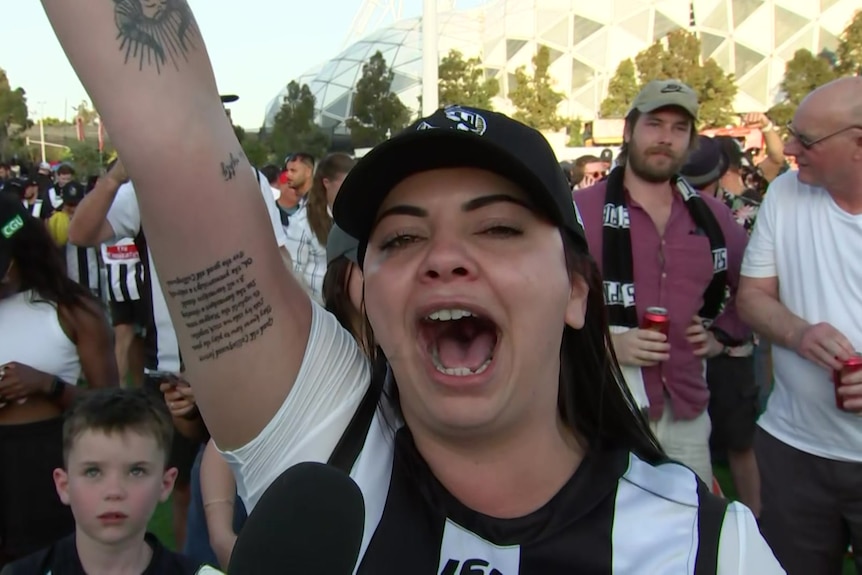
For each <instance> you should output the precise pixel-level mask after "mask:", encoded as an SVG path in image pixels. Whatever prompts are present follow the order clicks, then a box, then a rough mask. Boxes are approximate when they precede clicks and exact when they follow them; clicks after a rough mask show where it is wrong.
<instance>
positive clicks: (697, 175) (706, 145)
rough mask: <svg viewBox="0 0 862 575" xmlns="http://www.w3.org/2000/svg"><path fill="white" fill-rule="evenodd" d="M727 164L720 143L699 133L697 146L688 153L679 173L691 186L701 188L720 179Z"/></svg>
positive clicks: (728, 162) (727, 161) (725, 170)
mask: <svg viewBox="0 0 862 575" xmlns="http://www.w3.org/2000/svg"><path fill="white" fill-rule="evenodd" d="M729 165H730V161H729V160H728V158H727V155H726V154H725V153H724V150H723V149H722V146H721V144H720V143H718V142H717V141H715V140H714V139H713V138H710V137H709V136H704V135H700V136H698V138H697V147H696V148H695V149H694V151H692V152H691V154H689V156H688V161H687V162H686V163H685V165H684V166H683V167H682V169H680V171H679V173H680V175H681V176H682V177H683V178H685V179H686V180H687V181H688V183H689V184H691V185H692V186H693V187H695V188H697V189H702V188H705V187H706V186H708V185H709V184H712V183H713V182H717V181H718V180H719V179H721V177H722V176H723V175H724V174H725V173H727V168H728V167H729Z"/></svg>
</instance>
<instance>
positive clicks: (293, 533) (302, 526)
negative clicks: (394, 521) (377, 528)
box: [228, 462, 365, 575]
mask: <svg viewBox="0 0 862 575" xmlns="http://www.w3.org/2000/svg"><path fill="white" fill-rule="evenodd" d="M364 527H365V501H364V500H363V498H362V492H361V491H360V490H359V486H357V485H356V483H354V482H353V480H352V479H350V477H348V476H347V475H346V474H345V473H343V472H342V471H340V470H339V469H337V468H335V467H332V466H329V465H324V464H322V463H311V462H306V463H300V464H298V465H295V466H293V467H291V468H289V469H288V470H287V471H285V472H284V473H282V474H281V475H280V476H278V478H277V479H276V480H275V481H273V482H272V485H270V486H269V487H268V488H267V490H266V491H265V492H264V494H263V496H262V497H261V498H260V501H259V502H258V503H257V505H256V506H255V508H254V510H253V511H252V512H251V514H250V515H249V517H248V519H247V520H246V522H245V525H243V528H242V530H241V531H240V533H239V537H237V540H236V544H235V546H234V548H233V553H232V554H231V559H230V565H229V567H228V573H229V574H230V575H275V574H279V575H281V574H294V573H295V574H302V575H350V574H351V573H353V569H354V568H355V567H356V563H357V560H358V559H359V548H360V546H361V544H362V534H363V531H364Z"/></svg>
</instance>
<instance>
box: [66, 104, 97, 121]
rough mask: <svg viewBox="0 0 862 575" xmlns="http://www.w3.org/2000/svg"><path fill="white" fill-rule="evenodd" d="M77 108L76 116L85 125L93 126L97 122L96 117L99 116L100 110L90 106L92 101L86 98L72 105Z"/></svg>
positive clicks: (74, 108)
mask: <svg viewBox="0 0 862 575" xmlns="http://www.w3.org/2000/svg"><path fill="white" fill-rule="evenodd" d="M72 109H73V110H75V118H80V119H81V121H82V122H83V124H84V125H85V126H92V125H93V124H95V123H96V118H98V117H99V114H98V112H96V110H94V109H93V108H91V107H90V103H89V102H88V101H86V100H81V103H80V104H78V105H77V106H73V107H72Z"/></svg>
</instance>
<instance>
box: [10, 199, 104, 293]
mask: <svg viewBox="0 0 862 575" xmlns="http://www.w3.org/2000/svg"><path fill="white" fill-rule="evenodd" d="M8 201H14V200H11V198H7V197H3V196H2V194H0V202H8ZM16 204H19V203H18V202H16ZM19 205H20V204H19ZM3 209H4V211H5V210H6V208H5V206H4V208H3ZM21 216H22V218H23V219H24V225H23V226H22V227H21V229H20V230H19V231H18V232H17V233H16V234H15V235H14V236H12V237H11V238H10V240H9V253H10V255H11V256H12V261H13V262H14V265H15V268H16V270H17V272H18V278H19V280H20V286H19V288H20V290H21V291H25V290H33V291H34V292H35V293H36V295H37V296H38V297H39V298H40V299H43V300H45V301H49V302H52V303H55V304H57V305H62V306H67V307H70V308H82V309H86V310H90V309H93V306H92V304H93V303H95V304H96V305H97V306H99V305H100V303H99V301H98V300H97V299H96V298H95V297H94V296H93V295H92V294H91V293H90V291H89V290H88V289H86V288H85V287H83V286H82V285H81V284H79V283H77V282H75V281H73V280H71V279H69V275H68V273H67V272H66V262H65V261H64V260H63V257H62V255H61V252H60V250H59V249H57V245H56V244H55V243H54V240H53V239H51V236H50V234H49V233H48V230H47V229H46V228H45V226H44V224H43V223H42V222H41V221H40V220H38V219H36V218H34V217H32V216H30V215H29V214H21ZM3 271H4V272H5V270H3ZM87 304H90V305H87Z"/></svg>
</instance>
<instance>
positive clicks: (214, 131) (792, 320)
mask: <svg viewBox="0 0 862 575" xmlns="http://www.w3.org/2000/svg"><path fill="white" fill-rule="evenodd" d="M45 6H46V11H47V14H48V17H49V19H50V20H51V21H52V23H53V24H54V25H55V29H56V31H57V34H58V37H59V39H60V42H61V44H62V45H63V47H64V49H65V50H66V52H67V54H68V56H69V59H70V61H71V62H72V64H73V65H74V66H75V67H76V69H77V71H78V73H79V75H80V77H81V79H82V81H83V82H84V84H85V86H86V87H87V89H88V90H89V91H90V92H91V94H92V96H93V99H94V101H95V103H96V104H97V106H99V108H100V109H101V110H103V113H104V114H105V117H106V121H107V124H108V125H110V126H115V129H113V130H112V134H111V136H112V140H113V141H114V142H115V143H116V146H117V149H118V151H119V159H118V160H116V161H114V162H113V163H112V164H111V165H110V166H108V167H107V169H106V170H105V173H104V174H102V175H101V176H100V177H98V178H92V179H91V180H90V181H88V182H86V183H84V182H79V181H78V180H77V178H76V175H75V172H74V169H73V167H72V166H68V165H61V166H59V167H52V166H49V165H47V164H42V165H38V166H32V167H28V166H24V167H23V169H16V172H17V173H12V171H11V169H10V166H8V165H0V272H2V273H3V276H2V280H0V457H2V458H3V461H5V462H7V465H4V466H3V467H2V468H0V568H2V571H0V572H2V574H3V575H30V574H46V573H54V574H64V573H75V574H78V573H88V574H90V575H97V574H98V575H101V574H102V573H105V574H108V573H110V574H115V573H123V574H126V573H136V574H137V573H167V574H170V573H184V574H185V573H204V572H207V570H210V571H215V570H216V569H220V570H222V571H224V572H228V568H229V565H230V563H231V555H232V553H233V550H234V548H235V545H236V541H237V539H238V537H242V533H243V526H244V524H245V522H246V521H247V520H248V516H249V514H254V512H255V509H256V506H257V505H258V502H259V501H260V500H261V498H262V496H263V495H264V493H265V492H266V491H267V489H268V488H269V486H270V485H272V484H273V482H275V481H276V479H277V478H278V477H279V476H280V475H281V474H282V473H283V472H285V471H286V470H288V469H290V468H292V467H293V466H295V465H297V464H300V463H302V462H308V461H316V462H323V463H329V464H330V465H331V466H333V467H335V468H338V469H340V470H341V471H343V472H344V473H345V474H347V475H349V476H350V478H351V479H352V481H354V482H355V484H356V485H358V487H359V489H360V490H361V492H362V496H363V498H364V502H365V516H364V518H363V525H364V529H363V534H362V540H361V544H358V548H359V557H358V559H357V561H356V569H355V572H356V573H374V574H382V573H395V572H399V573H400V572H402V571H403V570H404V566H405V565H411V566H412V567H410V568H409V570H410V571H411V572H416V573H446V574H456V573H478V572H483V573H506V574H509V573H524V574H532V573H536V574H538V573H542V574H549V575H552V574H554V573H570V572H578V573H607V572H611V571H613V572H619V573H649V574H659V573H662V574H663V573H694V574H697V575H702V574H705V573H720V574H727V575H730V574H734V575H735V574H740V573H756V574H758V575H760V574H765V575H768V574H771V573H784V572H787V573H791V574H796V573H799V574H805V575H808V574H818V575H819V574H824V575H829V574H833V573H836V574H837V573H840V572H841V569H842V565H843V562H844V560H845V557H846V555H847V551H848V546H849V545H851V544H852V545H854V546H855V547H857V548H862V539H860V537H862V513H860V510H859V500H858V495H857V493H858V489H857V488H858V486H859V485H860V482H859V481H857V479H862V477H860V475H862V455H860V453H862V449H860V448H862V428H860V423H859V422H860V420H859V415H860V414H862V370H854V369H853V366H854V365H856V364H854V363H853V362H854V359H855V358H858V357H859V356H858V355H857V350H860V349H862V327H860V325H862V322H860V321H858V320H859V319H860V315H862V292H860V288H859V286H860V285H862V265H860V263H859V259H858V258H857V257H855V251H854V246H855V245H859V244H856V242H858V241H860V240H862V107H860V105H859V104H858V103H857V102H858V94H860V93H862V79H860V78H846V79H842V80H837V81H834V82H832V83H830V84H827V85H826V86H824V87H822V88H819V89H817V90H815V91H814V92H812V93H811V94H810V95H809V96H808V97H807V98H806V99H805V100H804V101H803V103H802V104H801V105H800V107H799V109H798V111H797V113H796V116H795V117H794V119H793V122H792V123H791V124H790V125H789V126H788V127H787V131H788V138H787V140H786V141H782V139H781V137H780V135H779V132H778V130H777V128H776V127H775V126H773V125H772V124H771V122H770V121H769V119H768V118H767V117H766V116H764V115H763V114H752V115H749V116H748V117H747V118H746V119H745V121H746V123H747V124H748V125H755V126H758V127H759V129H760V130H761V131H762V132H763V135H764V138H763V140H764V142H765V143H766V146H765V149H764V150H763V151H762V152H760V151H758V152H757V153H756V154H747V153H746V151H744V150H743V149H742V148H741V147H740V146H739V143H738V142H737V141H736V140H734V139H732V138H723V137H715V138H711V137H708V136H705V135H699V134H698V132H697V130H696V127H697V123H698V111H699V106H700V103H699V101H698V97H697V94H696V93H695V92H694V91H693V90H692V89H691V88H690V87H688V86H687V85H685V84H684V83H682V82H680V81H678V80H655V81H652V82H650V83H648V84H647V85H646V86H645V87H644V89H643V90H642V91H641V92H640V93H639V94H638V96H637V97H636V99H635V100H634V102H633V104H632V107H631V110H630V112H629V114H628V115H627V117H626V123H625V139H624V144H623V146H622V149H621V150H620V151H619V153H618V154H616V156H612V155H611V156H608V154H605V153H600V154H599V155H597V156H594V157H587V158H586V159H584V160H583V161H581V160H578V161H576V162H575V163H574V165H561V164H560V163H559V161H558V159H557V158H556V156H555V155H554V153H553V151H552V149H551V147H550V146H549V144H548V142H547V141H546V140H545V138H544V137H543V136H542V135H541V134H540V133H539V132H537V131H535V130H533V129H531V128H529V127H527V126H525V125H523V124H521V123H519V122H517V121H515V120H513V119H510V118H509V117H507V116H505V115H502V114H499V113H495V112H490V111H486V110H478V109H473V108H469V107H463V106H452V107H448V108H445V109H441V110H438V111H437V112H435V113H434V114H432V115H430V116H428V117H425V118H422V119H420V120H418V121H417V122H415V123H414V124H413V125H411V126H409V127H408V128H406V129H405V130H404V131H403V132H402V133H400V134H396V135H394V136H393V137H392V138H391V139H389V140H388V141H386V142H384V143H382V144H380V145H378V146H376V147H375V148H373V149H372V150H371V151H370V152H368V153H367V155H365V156H364V157H362V158H361V159H355V158H353V157H351V156H350V155H348V154H344V153H331V154H328V155H326V156H325V157H323V158H315V157H314V156H312V155H310V154H308V153H305V152H302V151H298V152H297V153H293V154H290V155H289V156H288V157H287V158H285V159H284V162H283V163H280V164H279V165H268V166H260V167H259V169H258V168H256V167H253V166H251V165H249V164H248V162H247V160H246V159H245V157H244V155H243V154H242V152H241V150H240V149H239V148H238V144H237V142H236V139H235V137H234V136H233V131H232V129H231V126H230V120H229V118H228V117H227V116H226V114H225V113H224V110H223V106H222V104H223V100H221V99H220V98H219V96H218V94H217V92H216V90H215V84H214V82H213V81H212V78H211V71H210V70H209V64H208V61H207V59H206V53H205V51H204V50H203V48H202V47H200V46H199V47H197V48H194V47H193V46H194V43H193V42H191V41H190V38H186V44H183V46H185V48H184V49H187V50H189V51H190V52H189V54H187V56H189V57H187V58H186V59H185V61H184V62H183V63H182V64H177V67H176V70H171V71H167V70H165V71H164V72H163V73H159V74H149V75H148V74H147V68H146V66H144V65H142V66H141V67H140V69H139V67H138V66H137V65H135V66H133V67H129V66H127V65H126V64H125V63H124V62H123V59H122V58H118V59H116V61H115V60H114V59H112V58H110V57H108V56H106V55H105V54H106V51H105V46H106V42H107V40H105V39H103V38H100V36H99V35H98V34H94V33H93V32H94V31H96V30H100V29H102V30H109V29H111V28H112V27H113V26H115V19H114V14H113V13H112V12H111V11H107V12H105V11H104V10H103V9H101V8H100V7H99V6H98V5H97V4H96V3H90V4H87V5H86V6H84V5H82V7H81V9H80V10H78V9H73V8H72V7H69V6H68V5H66V4H65V3H60V2H48V1H46V2H45ZM174 9H176V7H175V6H174V5H165V6H164V7H163V10H164V11H167V12H170V11H171V10H174ZM182 16H183V18H190V17H191V16H190V13H188V14H186V13H185V12H183V15H182ZM140 17H141V18H152V19H154V21H156V20H157V21H159V22H162V18H164V17H166V16H165V15H164V13H162V12H159V13H153V14H149V13H147V12H146V11H144V12H143V13H142V14H141V15H140ZM177 18H180V16H179V15H178V16H177ZM84 19H86V21H87V23H88V28H87V30H84V29H82V28H81V27H80V26H78V25H77V24H76V23H80V22H82V21H84ZM178 21H179V20H178ZM171 30H173V29H171ZM169 31H170V30H169ZM171 33H179V31H178V30H173V31H172V32H171ZM194 33H195V32H194V29H193V27H191V28H189V27H186V28H185V29H183V34H194ZM109 36H110V35H109ZM111 38H112V37H111ZM178 45H179V44H178ZM191 54H194V57H191ZM157 97H158V98H159V99H160V100H162V101H163V102H164V103H163V104H161V105H160V106H158V107H157V109H156V108H152V107H151V106H146V105H142V104H143V103H145V102H147V101H149V100H150V99H154V98H157ZM121 118H122V119H123V121H118V120H120V119H121ZM142 126H147V127H148V129H146V130H141V129H139V128H140V127H142ZM189 126H194V128H195V129H194V130H189V129H188V127H189ZM175 130H179V131H181V132H182V133H183V134H184V136H183V138H184V140H183V141H184V142H186V143H185V144H184V146H183V149H184V150H186V151H187V155H186V156H185V157H183V156H182V155H180V154H177V153H176V152H175V151H172V150H170V149H169V148H168V147H165V146H160V145H158V144H159V143H160V142H165V141H179V140H176V139H175V136H176V134H177V133H178V132H175ZM190 134H191V135H190ZM190 139H191V141H189V140H190ZM189 156H190V157H189ZM791 160H792V164H793V166H795V167H791ZM153 165H158V166H160V169H159V170H158V171H154V170H152V169H151V167H152V166H153ZM188 165H195V166H197V168H196V170H195V172H194V173H190V172H189V171H188V169H187V166H188ZM207 166H209V167H210V168H211V170H209V171H207V168H206V167H207ZM201 170H203V172H202V171H201ZM157 172H158V173H171V174H174V177H172V178H171V179H170V180H168V181H166V180H165V179H164V178H162V177H160V176H159V175H158V173H157ZM267 223H268V224H269V225H267ZM647 320H649V321H647ZM854 320H855V321H854ZM860 365H862V362H860ZM716 460H722V461H724V460H726V461H727V463H728V464H729V467H730V470H731V474H732V478H733V483H734V487H735V490H736V492H737V495H738V499H739V501H737V502H730V501H728V500H727V499H725V498H724V497H723V495H722V494H721V492H720V489H719V488H718V487H717V483H716V481H715V479H714V474H713V464H714V462H715V461H716ZM320 497H321V498H325V497H327V493H325V492H321V493H320ZM168 500H170V501H171V508H172V511H173V515H172V516H173V531H174V534H175V537H176V543H177V551H176V552H174V551H169V550H168V549H167V548H165V546H164V545H163V543H162V542H160V541H159V540H158V539H157V538H156V537H155V536H154V535H152V534H150V533H148V532H147V524H148V522H149V520H150V518H151V517H152V515H153V513H154V510H155V508H156V506H157V505H158V504H159V503H160V502H166V501H168ZM337 528H338V527H337V525H333V529H337ZM297 529H298V530H301V529H302V526H297ZM277 536H283V537H290V533H284V534H274V538H273V541H277V540H278V539H277ZM855 560H856V565H857V569H859V570H860V572H862V557H857V558H856V559H855ZM261 561H262V564H264V563H265V561H264V560H263V559H261ZM4 565H5V567H4ZM261 572H263V571H261ZM268 572H272V571H268Z"/></svg>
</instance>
